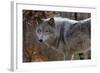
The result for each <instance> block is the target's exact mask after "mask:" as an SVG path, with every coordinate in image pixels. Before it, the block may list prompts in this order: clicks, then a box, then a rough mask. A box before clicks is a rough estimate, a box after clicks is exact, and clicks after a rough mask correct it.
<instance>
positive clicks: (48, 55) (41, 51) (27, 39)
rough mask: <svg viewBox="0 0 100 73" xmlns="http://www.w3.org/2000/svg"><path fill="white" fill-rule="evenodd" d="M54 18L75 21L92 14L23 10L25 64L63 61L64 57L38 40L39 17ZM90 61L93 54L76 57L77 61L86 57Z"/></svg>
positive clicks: (81, 54)
mask: <svg viewBox="0 0 100 73" xmlns="http://www.w3.org/2000/svg"><path fill="white" fill-rule="evenodd" d="M54 16H60V17H65V18H69V19H74V20H83V19H86V18H89V17H91V14H90V13H77V12H54V11H34V10H23V62H40V61H57V60H63V59H62V58H63V57H62V55H61V54H59V53H57V52H55V51H54V50H52V49H48V48H47V46H46V45H45V44H43V43H40V42H39V41H38V39H37V36H36V33H35V29H36V26H37V24H36V23H37V20H36V18H37V17H40V18H41V19H42V18H49V17H54ZM87 55H88V58H86V59H90V58H91V52H88V53H86V54H83V53H80V54H78V55H76V56H75V60H79V59H80V60H83V59H85V56H86V57H87Z"/></svg>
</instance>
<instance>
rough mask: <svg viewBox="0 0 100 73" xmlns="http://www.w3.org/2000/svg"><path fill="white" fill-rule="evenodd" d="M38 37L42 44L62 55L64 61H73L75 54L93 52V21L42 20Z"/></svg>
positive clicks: (88, 19) (58, 18)
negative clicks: (91, 43)
mask: <svg viewBox="0 0 100 73" xmlns="http://www.w3.org/2000/svg"><path fill="white" fill-rule="evenodd" d="M36 35H37V37H38V41H39V42H40V43H44V44H45V45H47V46H48V47H50V48H51V49H53V50H55V51H57V52H59V53H62V54H63V57H64V58H63V59H64V60H73V59H74V56H75V54H78V53H84V52H87V51H89V50H91V49H90V42H91V19H90V18H87V19H84V20H80V21H76V20H72V19H68V18H62V17H51V18H47V19H41V20H39V22H38V23H37V27H36Z"/></svg>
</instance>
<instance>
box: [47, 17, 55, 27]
mask: <svg viewBox="0 0 100 73" xmlns="http://www.w3.org/2000/svg"><path fill="white" fill-rule="evenodd" d="M48 24H49V25H50V26H52V27H55V20H54V18H50V20H49V21H48Z"/></svg>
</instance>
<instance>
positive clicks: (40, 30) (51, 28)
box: [36, 18, 55, 42]
mask: <svg viewBox="0 0 100 73" xmlns="http://www.w3.org/2000/svg"><path fill="white" fill-rule="evenodd" d="M37 24H38V25H37V28H36V35H37V37H38V40H39V41H40V42H45V41H48V40H50V39H51V38H54V37H55V35H54V33H55V21H54V18H50V19H48V20H40V22H39V23H37Z"/></svg>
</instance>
